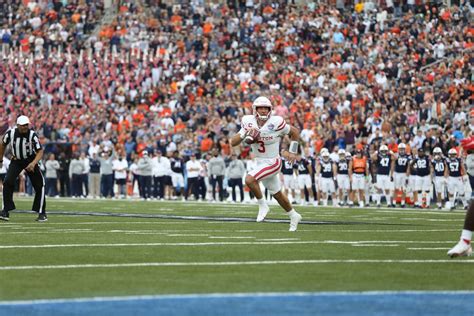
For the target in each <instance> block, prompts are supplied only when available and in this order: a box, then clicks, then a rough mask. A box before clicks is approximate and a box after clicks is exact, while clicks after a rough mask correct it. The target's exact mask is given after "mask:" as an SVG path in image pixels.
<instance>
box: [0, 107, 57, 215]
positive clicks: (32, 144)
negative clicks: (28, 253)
mask: <svg viewBox="0 0 474 316" xmlns="http://www.w3.org/2000/svg"><path fill="white" fill-rule="evenodd" d="M29 124H30V120H29V119H28V117H26V116H24V115H22V116H20V117H18V119H17V120H16V127H15V128H12V129H9V130H8V131H7V132H6V134H5V135H4V136H3V139H2V141H0V167H1V166H2V164H3V155H4V153H5V148H6V147H7V145H10V148H11V151H12V159H11V163H10V167H9V168H8V171H7V175H6V176H5V182H4V184H3V203H2V208H3V210H2V213H1V214H0V219H1V220H4V221H8V220H9V217H10V214H9V212H10V211H12V210H14V209H15V203H14V202H13V189H14V186H15V181H16V179H17V178H18V175H19V174H20V173H21V172H22V171H23V169H25V170H26V173H27V174H28V177H30V180H31V183H32V185H33V188H34V189H35V199H34V201H33V211H36V212H37V213H38V218H37V219H36V221H38V222H46V221H47V220H48V218H47V217H46V201H45V192H44V184H45V183H44V178H43V174H42V173H41V170H40V168H39V166H38V162H39V161H40V160H41V158H42V157H43V148H42V146H41V144H40V142H39V138H38V135H37V134H36V132H35V131H33V130H31V129H30V128H29Z"/></svg>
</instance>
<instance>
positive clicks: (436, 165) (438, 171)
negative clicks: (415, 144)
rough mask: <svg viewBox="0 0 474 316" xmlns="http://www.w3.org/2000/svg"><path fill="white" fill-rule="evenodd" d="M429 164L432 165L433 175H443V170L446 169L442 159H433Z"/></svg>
mask: <svg viewBox="0 0 474 316" xmlns="http://www.w3.org/2000/svg"><path fill="white" fill-rule="evenodd" d="M431 164H432V165H433V170H434V175H435V177H444V171H445V169H446V166H445V163H444V159H439V160H436V159H434V160H433V161H432V162H431Z"/></svg>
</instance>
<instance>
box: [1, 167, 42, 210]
mask: <svg viewBox="0 0 474 316" xmlns="http://www.w3.org/2000/svg"><path fill="white" fill-rule="evenodd" d="M31 161H32V160H12V161H11V163H10V168H8V171H7V175H6V176H5V182H4V183H3V210H4V211H7V212H8V211H11V210H14V209H15V208H16V207H15V203H14V202H13V191H14V188H15V181H16V179H17V178H18V175H19V174H20V173H21V172H22V171H23V170H24V169H25V168H26V167H27V166H28V164H29V163H30V162H31ZM26 174H27V175H28V177H29V178H30V180H31V184H32V185H33V188H34V189H35V199H34V200H33V207H32V210H33V211H35V212H38V213H45V212H46V196H45V190H44V189H45V188H44V187H45V182H44V178H43V174H42V173H41V170H40V168H39V166H38V165H36V166H35V169H34V171H33V172H28V171H27V172H26Z"/></svg>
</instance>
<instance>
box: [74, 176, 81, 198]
mask: <svg viewBox="0 0 474 316" xmlns="http://www.w3.org/2000/svg"><path fill="white" fill-rule="evenodd" d="M71 191H72V192H71V193H72V196H74V197H81V196H82V174H74V173H73V174H72V178H71Z"/></svg>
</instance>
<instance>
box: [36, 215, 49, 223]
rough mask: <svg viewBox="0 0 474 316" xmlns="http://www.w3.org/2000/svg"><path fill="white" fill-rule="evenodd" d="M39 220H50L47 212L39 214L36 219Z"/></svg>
mask: <svg viewBox="0 0 474 316" xmlns="http://www.w3.org/2000/svg"><path fill="white" fill-rule="evenodd" d="M36 221H37V222H47V221H48V217H47V216H46V214H45V213H40V214H39V215H38V218H37V219H36Z"/></svg>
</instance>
